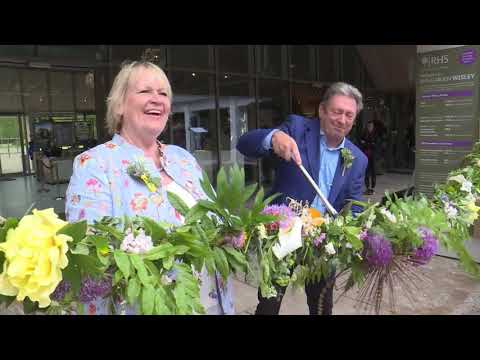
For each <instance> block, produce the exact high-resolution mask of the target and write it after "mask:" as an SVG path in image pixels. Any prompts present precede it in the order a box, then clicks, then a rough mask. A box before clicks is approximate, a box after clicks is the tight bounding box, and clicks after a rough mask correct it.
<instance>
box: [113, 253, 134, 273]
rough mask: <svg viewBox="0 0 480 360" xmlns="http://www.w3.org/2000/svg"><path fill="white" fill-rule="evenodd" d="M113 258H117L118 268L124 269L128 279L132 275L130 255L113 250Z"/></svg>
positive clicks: (123, 271)
mask: <svg viewBox="0 0 480 360" xmlns="http://www.w3.org/2000/svg"><path fill="white" fill-rule="evenodd" d="M113 258H114V259H115V262H116V264H117V266H118V268H119V269H120V270H121V271H122V273H123V276H124V277H125V279H127V280H128V278H129V277H130V260H129V259H128V255H127V254H125V253H124V252H123V251H120V250H115V251H114V252H113Z"/></svg>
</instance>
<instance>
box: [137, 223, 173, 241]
mask: <svg viewBox="0 0 480 360" xmlns="http://www.w3.org/2000/svg"><path fill="white" fill-rule="evenodd" d="M141 219H142V220H143V223H144V225H145V228H146V229H145V230H146V234H147V235H149V236H151V237H152V241H153V243H154V244H155V243H157V242H159V241H160V240H162V239H166V238H167V237H168V235H167V232H166V231H165V229H164V228H163V227H162V226H160V225H159V224H158V223H157V222H155V221H153V220H152V219H150V218H147V217H145V216H142V217H141Z"/></svg>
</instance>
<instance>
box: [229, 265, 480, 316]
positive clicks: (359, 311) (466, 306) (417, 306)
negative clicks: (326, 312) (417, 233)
mask: <svg viewBox="0 0 480 360" xmlns="http://www.w3.org/2000/svg"><path fill="white" fill-rule="evenodd" d="M423 273H424V274H425V276H426V278H427V279H428V280H427V281H426V282H423V283H421V285H422V286H421V289H420V290H419V291H417V292H416V294H415V296H414V298H413V299H411V300H409V299H408V297H406V296H405V292H403V291H402V289H401V288H398V287H397V288H396V291H397V292H396V294H397V297H396V299H397V306H396V312H395V313H393V312H391V311H390V309H389V307H388V306H387V304H385V307H384V308H383V309H382V310H381V314H386V315H393V314H398V315H449V314H478V315H480V280H476V279H474V278H473V277H471V276H469V275H468V274H466V273H465V272H464V271H463V270H462V268H461V267H460V265H459V262H458V261H457V260H454V259H449V258H444V257H440V256H436V257H434V258H433V260H432V261H431V262H430V263H429V264H428V265H427V266H424V267H423ZM254 285H255V284H254V283H253V282H250V283H248V282H246V281H245V279H244V277H241V276H239V277H237V279H235V280H234V287H235V299H236V311H237V314H239V315H250V314H253V313H254V312H255V307H256V305H257V288H256V287H255V286H254ZM356 294H357V291H356V290H355V289H352V290H351V291H350V292H349V293H347V294H345V295H344V296H342V297H341V298H339V291H335V292H334V301H335V305H334V307H333V314H334V315H367V314H369V313H371V309H372V308H371V307H369V309H370V311H366V310H365V309H364V307H363V306H359V305H361V304H362V303H358V302H357V301H355V298H356ZM280 314H282V315H287V314H288V315H307V314H308V307H307V299H306V296H305V293H304V291H303V290H301V289H298V290H295V291H294V290H293V289H291V288H289V289H288V290H287V293H286V295H285V297H284V299H283V302H282V307H281V309H280Z"/></svg>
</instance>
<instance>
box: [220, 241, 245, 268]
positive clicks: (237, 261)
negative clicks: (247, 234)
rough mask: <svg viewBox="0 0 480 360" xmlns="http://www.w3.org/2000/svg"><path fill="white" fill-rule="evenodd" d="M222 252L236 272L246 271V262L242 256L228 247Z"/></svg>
mask: <svg viewBox="0 0 480 360" xmlns="http://www.w3.org/2000/svg"><path fill="white" fill-rule="evenodd" d="M223 250H224V251H225V255H226V256H227V259H228V263H229V264H231V265H232V266H233V267H234V268H235V269H236V271H239V272H245V271H246V270H247V267H248V261H247V258H246V257H245V255H244V254H242V253H241V252H240V251H238V250H235V249H234V248H232V247H229V246H224V247H223Z"/></svg>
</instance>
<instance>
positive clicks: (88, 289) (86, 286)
mask: <svg viewBox="0 0 480 360" xmlns="http://www.w3.org/2000/svg"><path fill="white" fill-rule="evenodd" d="M111 290H112V279H111V278H110V277H108V278H103V279H98V280H96V279H93V278H91V277H90V276H87V277H86V278H84V279H83V280H82V284H81V287H80V295H79V298H80V301H81V302H83V303H87V302H90V301H93V300H95V299H96V298H101V297H104V296H105V295H107V294H108V293H110V292H111Z"/></svg>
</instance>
